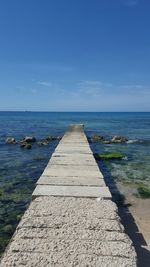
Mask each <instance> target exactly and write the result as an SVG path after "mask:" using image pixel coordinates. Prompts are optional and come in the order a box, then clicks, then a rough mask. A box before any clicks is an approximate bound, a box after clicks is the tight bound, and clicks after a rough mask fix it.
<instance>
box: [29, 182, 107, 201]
mask: <svg viewBox="0 0 150 267" xmlns="http://www.w3.org/2000/svg"><path fill="white" fill-rule="evenodd" d="M32 196H33V197H38V196H66V197H67V196H68V197H70V196H72V197H92V198H98V197H99V198H103V199H111V193H110V191H109V189H108V187H96V186H55V185H37V186H36V188H35V190H34V192H33V194H32Z"/></svg>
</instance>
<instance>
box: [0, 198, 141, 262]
mask: <svg viewBox="0 0 150 267" xmlns="http://www.w3.org/2000/svg"><path fill="white" fill-rule="evenodd" d="M0 266H1V267H6V266H19V267H22V266H28V267H30V266H40V267H45V266H46V267H47V266H60V267H61V266H81V267H82V266H93V267H95V266H102V267H105V266H110V267H111V266H114V267H115V266H117V267H118V266H124V267H134V266H136V254H135V251H134V248H133V246H132V242H131V240H130V239H129V238H128V236H127V235H126V234H125V233H124V228H123V226H122V225H121V223H120V219H119V217H118V214H117V208H116V205H115V204H114V203H113V202H112V201H110V200H99V199H90V198H74V197H67V198H66V197H39V198H36V199H35V200H33V201H32V203H31V205H30V207H29V209H28V210H27V211H26V213H25V215H24V216H23V218H22V220H21V222H20V224H19V225H18V227H17V231H16V233H15V235H14V236H13V239H12V242H11V244H10V246H9V248H8V250H7V251H6V253H5V255H4V257H3V259H2V261H1V265H0Z"/></svg>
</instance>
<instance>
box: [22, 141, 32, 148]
mask: <svg viewBox="0 0 150 267" xmlns="http://www.w3.org/2000/svg"><path fill="white" fill-rule="evenodd" d="M20 147H21V148H25V149H31V148H32V145H31V144H29V143H27V142H20Z"/></svg>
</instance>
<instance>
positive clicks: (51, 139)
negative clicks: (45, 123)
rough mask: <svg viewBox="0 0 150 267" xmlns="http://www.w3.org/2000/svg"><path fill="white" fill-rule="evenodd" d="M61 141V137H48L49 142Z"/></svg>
mask: <svg viewBox="0 0 150 267" xmlns="http://www.w3.org/2000/svg"><path fill="white" fill-rule="evenodd" d="M60 139H61V137H60V136H53V135H49V136H48V137H46V140H47V141H56V140H60Z"/></svg>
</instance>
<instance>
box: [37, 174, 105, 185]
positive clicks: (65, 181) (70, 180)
mask: <svg viewBox="0 0 150 267" xmlns="http://www.w3.org/2000/svg"><path fill="white" fill-rule="evenodd" d="M37 184H41V185H42V184H43V185H46V184H47V185H81V186H86V185H87V186H106V184H105V182H104V180H103V179H96V178H91V177H51V176H41V177H40V178H39V180H38V181H37Z"/></svg>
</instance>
